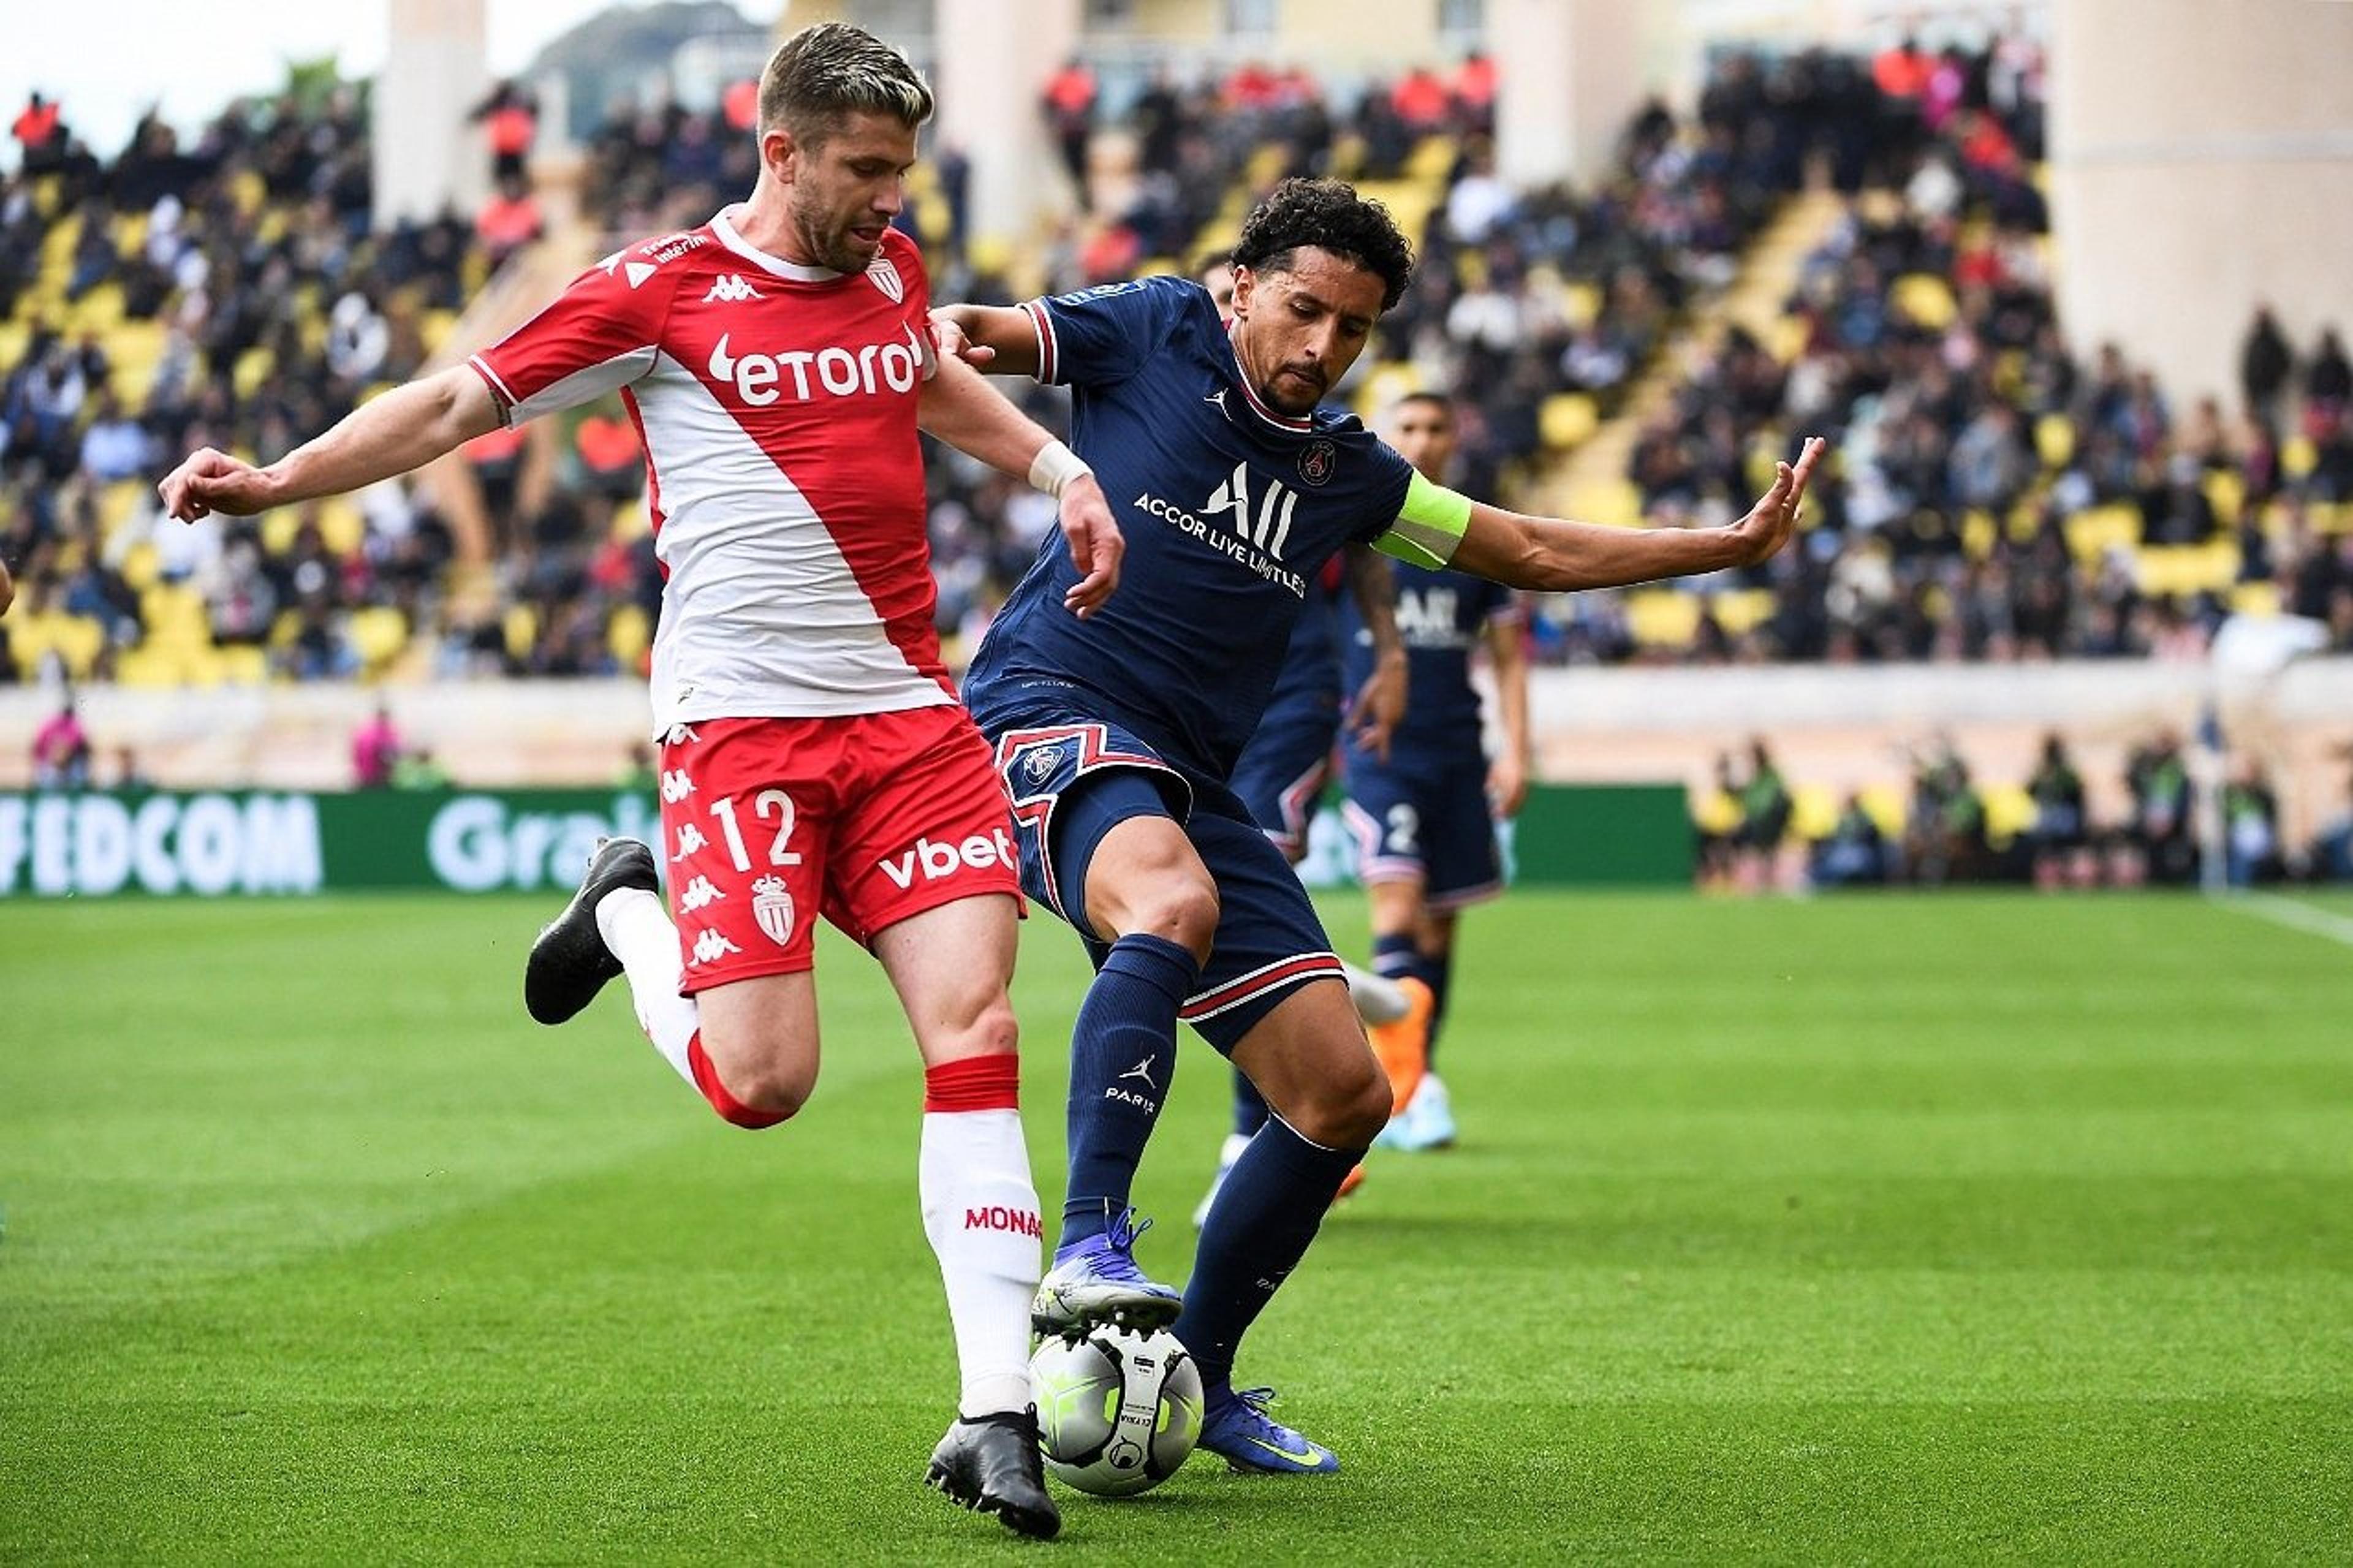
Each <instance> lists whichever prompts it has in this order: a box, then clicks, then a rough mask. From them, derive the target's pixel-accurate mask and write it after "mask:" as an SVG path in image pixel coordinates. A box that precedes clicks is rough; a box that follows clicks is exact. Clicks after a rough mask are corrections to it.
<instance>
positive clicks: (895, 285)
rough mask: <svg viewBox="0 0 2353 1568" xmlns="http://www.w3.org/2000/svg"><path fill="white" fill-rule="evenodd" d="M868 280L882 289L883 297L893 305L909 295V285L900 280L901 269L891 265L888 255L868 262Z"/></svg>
mask: <svg viewBox="0 0 2353 1568" xmlns="http://www.w3.org/2000/svg"><path fill="white" fill-rule="evenodd" d="M866 281H868V282H869V283H871V284H873V285H874V287H876V288H877V289H881V290H882V294H883V297H884V298H885V299H887V300H890V301H891V303H892V304H893V305H896V304H898V303H899V302H900V301H901V300H904V299H906V297H907V286H906V284H904V283H902V282H901V281H900V280H899V269H898V268H896V267H893V266H892V265H891V258H889V257H887V256H878V257H876V258H874V259H873V260H872V261H871V262H869V263H867V266H866Z"/></svg>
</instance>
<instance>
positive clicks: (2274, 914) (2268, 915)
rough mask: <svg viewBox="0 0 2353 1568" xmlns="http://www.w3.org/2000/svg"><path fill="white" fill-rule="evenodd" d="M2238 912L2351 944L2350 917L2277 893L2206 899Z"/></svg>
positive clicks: (2352, 936)
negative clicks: (2317, 908) (2315, 907)
mask: <svg viewBox="0 0 2353 1568" xmlns="http://www.w3.org/2000/svg"><path fill="white" fill-rule="evenodd" d="M2208 901H2209V902H2211V903H2219V904H2221V906H2222V907H2223V908H2224V909H2227V910H2238V911H2239V912H2240V913H2241V914H2248V915H2254V916H2257V917H2258V918H2260V919H2263V920H2267V921H2271V922H2272V923H2273V924H2274V925H2284V926H2287V927H2290V928H2291V929H2293V930H2295V931H2309V932H2311V933H2312V934H2313V935H2314V936H2325V937H2327V938H2328V939H2329V940H2330V941H2331V942H2343V943H2344V944H2345V945H2346V946H2348V947H2353V916H2348V915H2339V914H2332V913H2330V912H2329V911H2328V910H2316V909H2314V908H2313V907H2312V906H2311V905H2310V904H2306V903H2300V902H2298V901H2297V900H2295V899H2284V898H2282V897H2280V896H2279V895H2278V894H2277V893H2227V894H2224V895H2222V896H2221V897H2219V898H2216V899H2211V900H2208Z"/></svg>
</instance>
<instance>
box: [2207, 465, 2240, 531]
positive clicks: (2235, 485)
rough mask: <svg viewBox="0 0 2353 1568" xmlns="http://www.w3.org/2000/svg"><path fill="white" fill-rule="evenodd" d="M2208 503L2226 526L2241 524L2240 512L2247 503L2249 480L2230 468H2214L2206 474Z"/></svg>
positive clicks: (2218, 519)
mask: <svg viewBox="0 0 2353 1568" xmlns="http://www.w3.org/2000/svg"><path fill="white" fill-rule="evenodd" d="M2203 488H2204V489H2205V491H2206V504H2207V505H2209V506H2211V507H2212V508H2213V509H2214V516H2215V518H2216V520H2217V521H2220V522H2221V525H2222V526H2223V527H2224V528H2236V527H2238V526H2239V514H2240V512H2241V511H2242V510H2245V507H2246V504H2247V482H2246V480H2244V479H2241V478H2240V477H2239V476H2238V475H2237V474H2235V473H2232V471H2231V470H2230V469H2228V468H2214V469H2211V470H2210V471H2209V472H2208V473H2207V475H2206V479H2205V484H2204V486H2203Z"/></svg>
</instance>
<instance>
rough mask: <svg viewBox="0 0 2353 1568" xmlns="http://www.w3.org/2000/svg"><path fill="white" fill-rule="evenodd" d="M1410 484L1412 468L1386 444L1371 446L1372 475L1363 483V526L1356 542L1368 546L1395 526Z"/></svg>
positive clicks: (1403, 508)
mask: <svg viewBox="0 0 2353 1568" xmlns="http://www.w3.org/2000/svg"><path fill="white" fill-rule="evenodd" d="M1412 483H1413V465H1412V464H1411V463H1409V462H1407V461H1406V460H1405V458H1402V457H1400V456H1398V450H1397V448H1396V447H1392V446H1390V445H1389V444H1388V442H1387V441H1380V440H1376V441H1375V442H1374V443H1373V472H1372V476H1371V478H1370V479H1367V480H1366V489H1365V494H1366V502H1365V514H1366V515H1365V526H1364V527H1363V528H1361V529H1359V530H1358V531H1357V532H1356V542H1358V543H1360V544H1370V543H1372V542H1374V541H1375V540H1377V539H1378V538H1380V537H1381V535H1383V534H1385V533H1387V532H1388V531H1389V530H1390V529H1392V528H1395V527H1396V526H1397V521H1398V516H1399V514H1400V513H1402V512H1403V511H1404V510H1405V493H1406V490H1407V489H1408V488H1409V487H1410V486H1411V484H1412Z"/></svg>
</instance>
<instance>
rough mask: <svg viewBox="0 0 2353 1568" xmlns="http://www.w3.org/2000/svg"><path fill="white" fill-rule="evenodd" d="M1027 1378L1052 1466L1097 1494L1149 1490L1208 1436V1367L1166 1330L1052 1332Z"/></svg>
mask: <svg viewBox="0 0 2353 1568" xmlns="http://www.w3.org/2000/svg"><path fill="white" fill-rule="evenodd" d="M1029 1381H1030V1384H1031V1386H1032V1387H1033V1388H1034V1389H1035V1390H1036V1392H1037V1396H1038V1436H1039V1448H1040V1449H1041V1450H1042V1451H1043V1454H1044V1458H1045V1460H1046V1468H1047V1469H1049V1470H1050V1471H1052V1472H1053V1474H1054V1476H1055V1478H1056V1479H1059V1480H1060V1481H1062V1482H1063V1483H1064V1484H1065V1485H1068V1486H1073V1487H1076V1488H1077V1489H1079V1490H1081V1491H1082V1492H1091V1493H1092V1494H1093V1495H1094V1496H1096V1497H1134V1495H1135V1494H1136V1493H1138V1492H1141V1491H1149V1490H1150V1489H1152V1488H1154V1487H1156V1486H1158V1485H1159V1484H1160V1483H1161V1482H1163V1481H1165V1480H1166V1479H1168V1478H1169V1477H1170V1476H1173V1475H1175V1474H1176V1468H1177V1467H1178V1466H1179V1465H1182V1464H1183V1463H1184V1462H1185V1459H1186V1457H1187V1455H1189V1454H1191V1453H1192V1451H1193V1445H1194V1444H1195V1443H1196V1442H1198V1440H1199V1438H1200V1436H1201V1371H1200V1368H1198V1367H1197V1366H1195V1365H1194V1364H1193V1357H1192V1355H1191V1354H1190V1352H1187V1350H1186V1349H1185V1347H1184V1346H1183V1345H1181V1344H1179V1343H1177V1342H1176V1335H1174V1334H1172V1333H1170V1332H1169V1331H1167V1330H1166V1329H1156V1330H1155V1331H1153V1332H1151V1333H1148V1334H1140V1333H1137V1332H1136V1331H1134V1330H1132V1329H1120V1328H1111V1327H1104V1328H1099V1329H1096V1330H1094V1331H1092V1332H1090V1333H1087V1334H1085V1335H1083V1336H1073V1337H1063V1336H1060V1335H1049V1336H1048V1337H1047V1340H1046V1342H1045V1343H1043V1344H1041V1345H1039V1347H1038V1353H1037V1354H1036V1355H1034V1356H1032V1357H1031V1358H1030V1361H1029Z"/></svg>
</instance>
